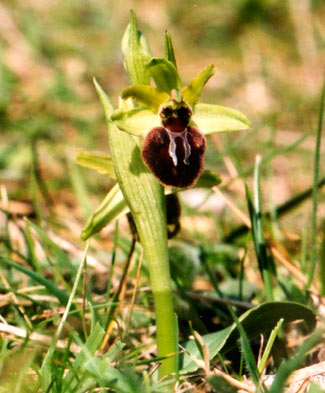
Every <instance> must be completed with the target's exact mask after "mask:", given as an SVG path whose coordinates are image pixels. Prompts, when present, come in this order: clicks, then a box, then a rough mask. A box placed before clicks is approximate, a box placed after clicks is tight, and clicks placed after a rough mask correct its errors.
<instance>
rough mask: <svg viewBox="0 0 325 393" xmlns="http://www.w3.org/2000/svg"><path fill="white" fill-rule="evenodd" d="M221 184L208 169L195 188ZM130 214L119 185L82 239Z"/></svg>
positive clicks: (86, 227)
mask: <svg viewBox="0 0 325 393" xmlns="http://www.w3.org/2000/svg"><path fill="white" fill-rule="evenodd" d="M220 182H221V179H220V177H219V175H217V174H216V173H214V172H213V171H210V170H208V169H206V170H204V171H203V173H202V175H201V176H200V178H199V180H198V181H197V183H196V185H195V186H194V187H193V188H211V187H214V186H217V185H218V184H220ZM179 191H180V190H179V189H177V190H174V189H170V188H165V194H170V193H172V192H179ZM128 212H129V208H128V207H127V204H126V202H125V199H124V197H123V194H122V192H121V190H120V188H119V186H118V184H115V185H114V187H113V188H112V189H111V190H110V191H109V192H108V194H107V195H106V197H105V198H104V200H103V201H102V203H101V204H100V205H99V206H98V208H97V209H96V210H95V212H94V213H93V214H92V215H91V217H90V218H89V220H88V222H87V223H86V226H85V228H84V229H83V231H82V235H81V237H82V239H83V240H87V239H88V238H89V237H90V236H92V235H94V234H95V233H97V232H99V231H100V230H101V229H102V228H104V227H105V226H106V225H108V224H109V223H110V222H111V221H113V220H115V219H117V218H118V217H119V216H121V215H122V214H126V213H128Z"/></svg>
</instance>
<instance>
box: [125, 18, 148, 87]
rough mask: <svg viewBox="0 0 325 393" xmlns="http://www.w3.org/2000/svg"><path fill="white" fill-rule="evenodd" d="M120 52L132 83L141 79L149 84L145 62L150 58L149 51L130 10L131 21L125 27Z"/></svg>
mask: <svg viewBox="0 0 325 393" xmlns="http://www.w3.org/2000/svg"><path fill="white" fill-rule="evenodd" d="M122 52H123V55H124V68H125V70H126V72H127V74H128V75H129V78H130V80H131V82H132V83H137V81H139V80H141V81H142V83H143V84H149V82H150V73H149V71H148V69H147V68H146V67H145V64H147V63H148V61H149V60H150V59H151V51H150V48H149V45H148V42H147V40H146V39H145V37H144V36H143V34H142V33H141V32H140V31H138V28H137V20H136V16H135V13H134V12H133V11H131V23H130V24H129V25H128V27H127V28H126V31H125V33H124V36H123V38H122Z"/></svg>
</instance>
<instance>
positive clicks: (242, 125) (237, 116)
mask: <svg viewBox="0 0 325 393" xmlns="http://www.w3.org/2000/svg"><path fill="white" fill-rule="evenodd" d="M191 124H193V125H194V126H196V127H197V128H198V129H199V130H200V131H201V132H202V133H203V134H205V135H208V134H211V133H213V132H224V131H238V130H246V129H247V128H250V127H251V124H250V121H249V120H248V119H247V117H246V116H245V115H243V114H242V113H241V112H239V111H237V110H236V109H231V108H227V107H225V106H220V105H211V104H197V105H196V106H195V110H194V114H193V116H192V119H191Z"/></svg>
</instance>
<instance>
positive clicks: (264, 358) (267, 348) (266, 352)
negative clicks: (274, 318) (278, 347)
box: [258, 318, 284, 374]
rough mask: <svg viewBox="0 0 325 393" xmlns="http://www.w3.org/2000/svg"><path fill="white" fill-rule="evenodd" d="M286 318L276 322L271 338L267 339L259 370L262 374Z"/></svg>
mask: <svg viewBox="0 0 325 393" xmlns="http://www.w3.org/2000/svg"><path fill="white" fill-rule="evenodd" d="M283 322H284V319H283V318H281V319H280V320H279V322H278V323H277V324H276V326H275V328H274V329H273V330H272V332H271V334H270V337H269V339H268V340H267V344H266V346H265V349H264V352H263V356H262V359H261V362H260V364H259V366H258V371H259V373H260V374H262V372H263V371H264V368H265V366H266V362H267V360H268V358H269V356H270V353H271V350H272V347H273V344H274V341H275V339H276V336H277V335H278V333H279V330H280V329H281V327H282V325H283Z"/></svg>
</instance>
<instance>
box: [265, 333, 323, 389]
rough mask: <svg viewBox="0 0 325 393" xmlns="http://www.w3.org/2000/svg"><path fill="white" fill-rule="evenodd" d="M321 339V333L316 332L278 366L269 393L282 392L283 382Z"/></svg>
mask: <svg viewBox="0 0 325 393" xmlns="http://www.w3.org/2000/svg"><path fill="white" fill-rule="evenodd" d="M321 339H322V332H321V331H317V332H315V333H314V334H313V335H312V336H311V337H309V338H308V339H307V340H306V341H304V342H303V343H302V344H301V345H300V347H299V349H298V351H297V352H296V354H295V355H294V356H293V357H292V358H291V359H289V360H285V361H283V363H282V364H281V365H280V367H279V369H278V371H277V373H276V375H275V379H274V382H273V384H272V386H271V389H270V391H269V393H279V392H283V390H284V386H285V382H286V380H287V378H288V377H289V375H290V374H291V373H292V372H293V371H295V370H297V369H298V367H299V366H300V365H301V364H302V362H303V360H304V359H305V357H306V355H307V353H308V352H309V351H310V350H311V349H312V348H314V347H315V346H316V345H317V344H318V343H319V342H320V341H321Z"/></svg>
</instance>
